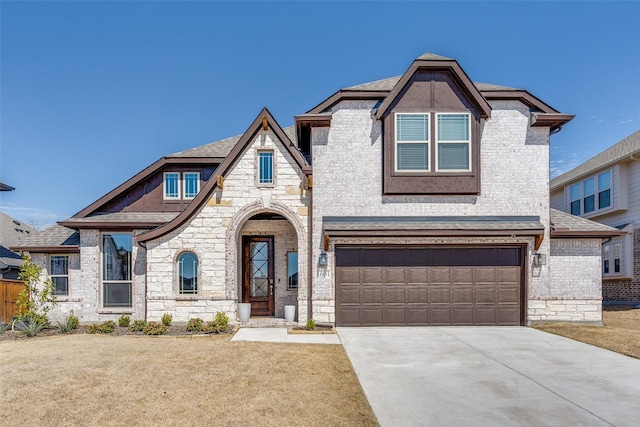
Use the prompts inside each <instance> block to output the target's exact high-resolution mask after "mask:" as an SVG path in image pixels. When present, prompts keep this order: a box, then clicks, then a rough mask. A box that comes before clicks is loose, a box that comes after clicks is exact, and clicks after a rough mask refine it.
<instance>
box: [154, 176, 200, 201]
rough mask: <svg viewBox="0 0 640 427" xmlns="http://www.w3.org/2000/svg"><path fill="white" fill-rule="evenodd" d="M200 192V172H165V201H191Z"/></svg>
mask: <svg viewBox="0 0 640 427" xmlns="http://www.w3.org/2000/svg"><path fill="white" fill-rule="evenodd" d="M199 191H200V172H183V173H181V172H165V173H164V184H163V192H164V200H180V199H184V200H191V199H193V198H194V197H196V196H197V195H198V192H199Z"/></svg>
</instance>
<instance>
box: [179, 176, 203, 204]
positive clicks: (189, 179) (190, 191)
mask: <svg viewBox="0 0 640 427" xmlns="http://www.w3.org/2000/svg"><path fill="white" fill-rule="evenodd" d="M183 176H184V198H185V199H193V198H194V197H196V195H197V194H198V191H200V174H199V173H198V172H185V173H184V174H183Z"/></svg>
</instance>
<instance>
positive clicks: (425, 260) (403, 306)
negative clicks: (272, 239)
mask: <svg viewBox="0 0 640 427" xmlns="http://www.w3.org/2000/svg"><path fill="white" fill-rule="evenodd" d="M523 254H524V251H523V249H522V247H520V246H512V247H337V248H336V324H337V325H338V326H418V325H433V326H436V325H438V326H439V325H443V326H444V325H505V326H506V325H508V326H517V325H522V324H524V306H525V303H524V295H525V292H524V278H523V272H524V261H523Z"/></svg>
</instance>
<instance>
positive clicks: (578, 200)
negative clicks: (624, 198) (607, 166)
mask: <svg viewBox="0 0 640 427" xmlns="http://www.w3.org/2000/svg"><path fill="white" fill-rule="evenodd" d="M610 206H611V170H608V171H606V172H603V173H601V174H598V175H594V176H591V177H589V178H587V179H585V180H583V181H580V182H577V183H575V184H573V185H571V186H570V187H569V212H571V214H572V215H583V214H588V213H591V212H596V211H599V210H601V209H606V208H609V207H610Z"/></svg>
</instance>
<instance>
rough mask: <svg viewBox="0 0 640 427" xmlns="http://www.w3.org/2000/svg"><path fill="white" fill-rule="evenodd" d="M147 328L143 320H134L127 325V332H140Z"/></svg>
mask: <svg viewBox="0 0 640 427" xmlns="http://www.w3.org/2000/svg"><path fill="white" fill-rule="evenodd" d="M146 327H147V322H146V321H144V320H134V321H133V323H132V324H131V325H129V330H130V331H131V332H142V331H144V328H146Z"/></svg>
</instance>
